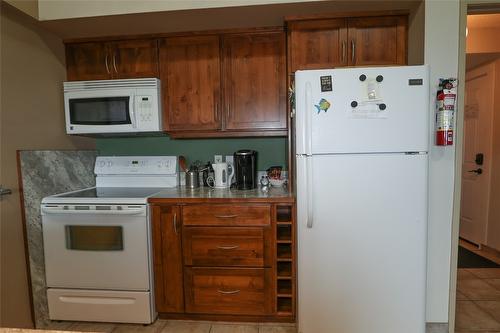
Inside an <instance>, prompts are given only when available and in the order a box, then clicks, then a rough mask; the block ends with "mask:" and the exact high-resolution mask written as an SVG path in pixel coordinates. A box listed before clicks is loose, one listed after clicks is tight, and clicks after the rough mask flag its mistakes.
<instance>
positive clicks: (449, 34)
mask: <svg viewBox="0 0 500 333" xmlns="http://www.w3.org/2000/svg"><path fill="white" fill-rule="evenodd" d="M459 13H460V3H459V1H455V0H446V1H442V0H426V1H425V63H426V64H427V65H429V68H430V76H429V77H430V97H431V98H430V101H429V112H430V113H431V117H430V123H429V125H430V128H431V130H430V131H429V132H430V133H429V136H430V138H429V139H430V148H429V221H428V240H427V321H428V322H432V323H447V322H448V320H449V297H450V282H451V280H452V271H451V263H452V255H451V250H452V217H453V209H454V189H455V179H456V177H455V168H456V166H455V154H456V152H457V149H458V148H457V146H456V145H453V146H448V147H438V146H435V145H434V142H435V138H434V134H433V133H434V130H433V128H434V117H433V116H432V115H433V114H434V107H435V99H434V96H435V93H436V89H437V83H438V80H439V78H446V77H457V76H458V58H459V40H460V39H459V32H460V30H459V28H460V26H459ZM461 82H462V81H461ZM459 112H461V111H460V109H459V110H458V112H457V113H459ZM454 264H455V267H456V262H455V263H454Z"/></svg>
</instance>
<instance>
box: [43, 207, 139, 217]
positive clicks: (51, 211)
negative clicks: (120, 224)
mask: <svg viewBox="0 0 500 333" xmlns="http://www.w3.org/2000/svg"><path fill="white" fill-rule="evenodd" d="M42 212H43V213H45V214H84V215H139V214H142V213H144V208H131V209H125V210H77V209H61V208H49V207H42Z"/></svg>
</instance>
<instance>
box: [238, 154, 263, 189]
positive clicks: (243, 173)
mask: <svg viewBox="0 0 500 333" xmlns="http://www.w3.org/2000/svg"><path fill="white" fill-rule="evenodd" d="M233 159H234V170H235V176H236V188H237V189H238V190H251V189H253V188H256V187H257V152H256V151H254V150H248V149H244V150H238V151H237V152H235V153H234V155H233Z"/></svg>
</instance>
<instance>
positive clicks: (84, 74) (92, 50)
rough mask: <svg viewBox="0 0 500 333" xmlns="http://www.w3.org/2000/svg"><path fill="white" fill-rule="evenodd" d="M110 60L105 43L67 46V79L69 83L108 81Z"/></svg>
mask: <svg viewBox="0 0 500 333" xmlns="http://www.w3.org/2000/svg"><path fill="white" fill-rule="evenodd" d="M110 60H111V59H110V57H109V54H108V45H107V44H106V43H98V42H96V43H78V44H67V45H66V69H67V78H68V80H69V81H80V80H82V81H83V80H105V79H110V78H111V67H110V66H112V64H111V63H110Z"/></svg>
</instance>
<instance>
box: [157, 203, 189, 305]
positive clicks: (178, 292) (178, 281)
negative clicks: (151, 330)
mask: <svg viewBox="0 0 500 333" xmlns="http://www.w3.org/2000/svg"><path fill="white" fill-rule="evenodd" d="M180 217H181V214H180V207H179V206H170V205H161V206H152V219H151V223H152V234H153V270H154V281H155V288H154V290H155V302H156V311H158V312H170V313H183V312H184V292H183V290H184V288H183V286H184V285H183V265H182V246H181V244H182V238H181V232H182V228H181V224H180Z"/></svg>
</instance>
